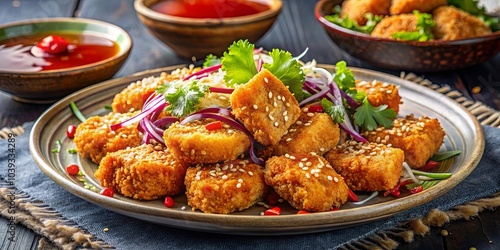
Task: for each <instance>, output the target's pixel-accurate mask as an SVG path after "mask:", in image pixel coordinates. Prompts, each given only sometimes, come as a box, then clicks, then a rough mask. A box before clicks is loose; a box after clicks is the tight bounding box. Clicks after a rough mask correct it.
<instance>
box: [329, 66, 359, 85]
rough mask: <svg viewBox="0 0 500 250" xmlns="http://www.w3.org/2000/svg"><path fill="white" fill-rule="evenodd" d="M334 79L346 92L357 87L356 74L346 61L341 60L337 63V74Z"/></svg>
mask: <svg viewBox="0 0 500 250" xmlns="http://www.w3.org/2000/svg"><path fill="white" fill-rule="evenodd" d="M333 80H334V81H335V83H337V85H338V86H339V88H340V89H341V90H343V91H346V92H347V91H349V90H351V89H353V88H355V87H356V83H355V81H354V74H353V73H352V71H351V70H350V69H348V68H347V63H346V62H345V61H339V62H337V63H336V64H335V76H334V77H333Z"/></svg>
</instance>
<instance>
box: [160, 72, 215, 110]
mask: <svg viewBox="0 0 500 250" xmlns="http://www.w3.org/2000/svg"><path fill="white" fill-rule="evenodd" d="M208 91H209V87H208V86H207V85H198V82H197V81H192V82H191V83H182V84H175V83H168V84H165V85H162V86H160V87H158V89H157V90H156V92H158V93H160V94H162V95H164V96H165V100H166V101H167V103H169V105H168V106H167V108H166V110H167V112H169V113H170V114H172V115H174V116H177V117H183V116H186V115H188V114H190V113H193V112H194V111H196V106H197V105H198V104H199V103H200V98H202V97H204V96H205V94H206V93H208Z"/></svg>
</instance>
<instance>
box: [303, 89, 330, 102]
mask: <svg viewBox="0 0 500 250" xmlns="http://www.w3.org/2000/svg"><path fill="white" fill-rule="evenodd" d="M328 91H330V89H328V88H324V89H322V90H321V91H319V92H317V93H315V94H313V95H311V96H309V97H308V98H306V99H304V100H302V101H301V102H300V103H299V106H304V105H305V104H308V103H309V102H311V101H314V100H316V99H320V98H322V97H324V96H326V94H327V93H328Z"/></svg>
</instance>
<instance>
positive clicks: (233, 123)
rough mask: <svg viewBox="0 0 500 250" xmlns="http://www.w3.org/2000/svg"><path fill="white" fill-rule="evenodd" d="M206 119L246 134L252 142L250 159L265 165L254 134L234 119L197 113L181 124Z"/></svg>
mask: <svg viewBox="0 0 500 250" xmlns="http://www.w3.org/2000/svg"><path fill="white" fill-rule="evenodd" d="M206 118H210V119H215V120H218V121H221V122H223V123H226V124H227V125H229V126H231V127H233V128H235V129H237V130H239V131H241V132H243V133H245V135H247V137H248V139H249V140H250V159H251V160H252V161H253V162H254V163H256V164H258V165H264V161H263V160H262V159H260V158H259V157H257V155H256V153H255V149H254V144H255V140H254V138H253V136H252V134H251V133H250V131H248V130H247V129H246V128H245V126H243V125H242V124H241V123H239V122H238V121H236V120H234V119H231V118H228V117H225V116H222V115H219V114H214V113H197V114H192V115H189V116H186V118H185V119H184V120H182V122H181V123H180V124H182V125H185V124H187V123H190V122H192V121H196V120H200V119H206Z"/></svg>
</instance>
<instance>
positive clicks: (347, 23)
mask: <svg viewBox="0 0 500 250" xmlns="http://www.w3.org/2000/svg"><path fill="white" fill-rule="evenodd" d="M340 10H341V8H340V6H339V5H337V6H335V8H334V9H333V13H334V14H332V15H326V16H325V19H326V20H328V21H330V22H332V23H334V24H336V25H339V26H342V27H344V28H347V29H350V30H354V31H358V32H362V33H365V34H370V33H372V31H373V29H374V28H375V25H377V23H379V22H380V20H382V18H383V17H382V16H378V15H373V14H372V13H366V14H365V18H366V20H367V21H366V24H365V25H359V24H358V23H357V22H356V21H354V20H352V19H350V18H349V17H348V16H346V17H343V18H342V17H340Z"/></svg>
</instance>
